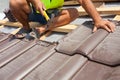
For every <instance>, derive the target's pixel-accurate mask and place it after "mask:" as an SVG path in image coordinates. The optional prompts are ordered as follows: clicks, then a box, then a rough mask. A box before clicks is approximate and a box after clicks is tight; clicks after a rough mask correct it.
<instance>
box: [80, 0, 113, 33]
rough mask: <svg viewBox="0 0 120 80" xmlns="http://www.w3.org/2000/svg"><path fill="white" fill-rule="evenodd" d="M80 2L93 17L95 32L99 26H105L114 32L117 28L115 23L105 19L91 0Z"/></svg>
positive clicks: (81, 0)
mask: <svg viewBox="0 0 120 80" xmlns="http://www.w3.org/2000/svg"><path fill="white" fill-rule="evenodd" d="M78 2H79V3H80V4H81V6H82V7H83V8H84V9H85V10H86V12H87V13H88V14H89V15H90V16H91V17H92V19H93V21H94V29H93V32H95V31H96V30H97V29H98V28H104V29H106V30H107V31H109V32H113V31H114V29H115V25H114V24H113V23H112V22H110V21H108V20H103V19H102V18H101V16H100V15H99V13H98V12H97V10H96V8H95V7H94V5H93V3H92V2H91V0H78Z"/></svg>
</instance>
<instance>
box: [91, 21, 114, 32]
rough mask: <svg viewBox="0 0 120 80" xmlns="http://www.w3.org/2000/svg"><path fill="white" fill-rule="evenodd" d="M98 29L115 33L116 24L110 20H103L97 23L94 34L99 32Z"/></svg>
mask: <svg viewBox="0 0 120 80" xmlns="http://www.w3.org/2000/svg"><path fill="white" fill-rule="evenodd" d="M98 28H103V29H105V30H107V31H108V32H114V30H115V24H113V23H112V22H110V21H108V20H101V21H99V22H95V24H94V29H93V32H95V31H97V29H98Z"/></svg>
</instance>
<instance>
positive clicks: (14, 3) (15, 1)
mask: <svg viewBox="0 0 120 80" xmlns="http://www.w3.org/2000/svg"><path fill="white" fill-rule="evenodd" d="M9 5H10V8H11V9H17V8H19V9H20V7H22V0H10V2H9Z"/></svg>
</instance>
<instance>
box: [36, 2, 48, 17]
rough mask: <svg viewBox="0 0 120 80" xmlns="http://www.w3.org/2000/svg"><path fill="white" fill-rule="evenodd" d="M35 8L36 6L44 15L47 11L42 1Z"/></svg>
mask: <svg viewBox="0 0 120 80" xmlns="http://www.w3.org/2000/svg"><path fill="white" fill-rule="evenodd" d="M38 1H39V0H38ZM34 6H35V8H36V10H37V11H39V12H40V13H41V14H42V15H43V11H44V10H46V8H45V6H44V4H43V3H42V2H41V1H40V2H38V3H37V4H36V5H34Z"/></svg>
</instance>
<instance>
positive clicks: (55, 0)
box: [41, 0, 64, 9]
mask: <svg viewBox="0 0 120 80" xmlns="http://www.w3.org/2000/svg"><path fill="white" fill-rule="evenodd" d="M41 1H42V2H43V4H44V5H45V7H46V9H53V8H58V7H62V6H63V3H64V0H41ZM50 1H51V2H50Z"/></svg>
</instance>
